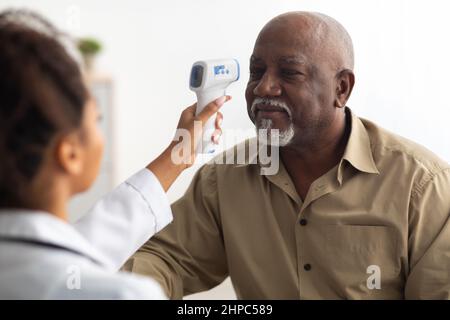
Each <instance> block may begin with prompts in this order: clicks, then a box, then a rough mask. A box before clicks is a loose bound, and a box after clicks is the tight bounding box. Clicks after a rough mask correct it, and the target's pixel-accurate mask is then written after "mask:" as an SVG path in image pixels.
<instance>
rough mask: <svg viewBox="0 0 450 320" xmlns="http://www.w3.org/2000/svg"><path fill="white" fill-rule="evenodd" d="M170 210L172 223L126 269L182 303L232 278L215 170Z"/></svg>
mask: <svg viewBox="0 0 450 320" xmlns="http://www.w3.org/2000/svg"><path fill="white" fill-rule="evenodd" d="M172 210H173V212H174V222H173V223H172V224H171V225H170V226H168V227H167V228H166V229H164V230H163V231H162V232H160V233H159V234H158V235H157V236H155V237H153V238H152V239H150V240H149V241H148V242H147V243H146V244H145V245H144V246H142V247H141V249H139V251H138V252H137V253H136V254H135V255H134V256H133V257H132V258H131V259H130V260H129V261H128V262H127V263H126V264H125V266H124V269H125V270H128V271H132V272H135V273H139V274H143V275H147V276H151V277H152V278H154V279H155V280H157V281H158V282H159V283H160V284H161V286H162V287H163V289H164V290H165V292H166V294H167V295H168V297H169V298H171V299H181V298H182V297H183V296H185V295H188V294H192V293H196V292H200V291H205V290H208V289H210V288H212V287H214V286H216V285H218V284H220V283H221V282H222V281H223V280H224V279H225V278H226V277H227V275H228V267H227V260H226V254H225V249H224V243H223V235H222V232H221V230H222V228H221V220H220V211H219V204H218V190H217V183H216V175H215V167H214V166H213V165H205V166H203V167H202V168H201V169H200V170H199V171H198V172H197V174H196V175H195V177H194V179H193V181H192V183H191V185H190V186H189V188H188V190H187V192H186V194H185V195H184V196H183V197H182V198H181V199H180V200H178V201H177V202H175V203H174V204H173V205H172Z"/></svg>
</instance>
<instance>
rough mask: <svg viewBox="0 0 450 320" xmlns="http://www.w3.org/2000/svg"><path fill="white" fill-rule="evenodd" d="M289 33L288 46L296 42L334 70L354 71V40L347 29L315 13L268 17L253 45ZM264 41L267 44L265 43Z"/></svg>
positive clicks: (323, 15)
mask: <svg viewBox="0 0 450 320" xmlns="http://www.w3.org/2000/svg"><path fill="white" fill-rule="evenodd" d="M286 32H287V33H289V34H290V37H289V39H290V41H291V45H295V44H296V43H297V42H298V43H299V44H301V45H302V46H303V47H307V48H306V49H309V51H310V52H311V53H312V54H314V55H315V56H316V57H318V58H319V57H321V58H323V59H327V60H328V61H329V62H332V63H333V65H334V67H335V68H336V69H337V70H336V71H339V70H342V69H349V70H353V68H354V52H353V43H352V39H351V37H350V35H349V34H348V32H347V30H345V28H344V27H343V26H342V25H341V24H340V23H339V22H338V21H336V20H335V19H333V18H331V17H329V16H327V15H325V14H322V13H316V12H303V11H295V12H288V13H284V14H281V15H279V16H277V17H275V18H273V19H272V20H270V21H269V22H268V23H267V24H266V25H265V26H264V28H263V29H262V30H261V32H260V34H259V36H258V39H257V40H256V44H255V45H258V44H259V43H261V41H264V40H267V38H268V37H269V38H270V37H275V38H277V35H278V36H279V35H280V34H284V33H286ZM266 44H267V43H266Z"/></svg>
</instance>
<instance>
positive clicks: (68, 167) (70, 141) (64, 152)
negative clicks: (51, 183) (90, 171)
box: [56, 132, 83, 176]
mask: <svg viewBox="0 0 450 320" xmlns="http://www.w3.org/2000/svg"><path fill="white" fill-rule="evenodd" d="M82 151H83V150H82V146H81V141H80V136H79V134H78V133H77V132H73V133H70V134H67V135H65V136H63V137H61V139H59V141H58V142H57V144H56V161H57V163H58V165H59V166H60V168H61V169H62V170H63V171H64V172H65V173H67V174H69V175H72V176H76V175H79V174H81V172H82V171H83V152H82Z"/></svg>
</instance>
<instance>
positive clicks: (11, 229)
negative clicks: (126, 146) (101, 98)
mask: <svg viewBox="0 0 450 320" xmlns="http://www.w3.org/2000/svg"><path fill="white" fill-rule="evenodd" d="M171 221H172V212H171V210H170V206H169V202H168V199H167V197H166V194H165V192H164V190H163V188H162V186H161V185H160V183H159V181H158V180H157V178H156V177H155V176H154V175H153V173H152V172H151V171H149V170H147V169H144V170H142V171H140V172H138V173H137V174H135V175H134V176H132V177H131V178H130V179H128V180H127V181H126V182H124V183H122V184H121V185H120V186H118V187H117V188H116V189H115V190H114V191H112V192H111V193H109V194H107V195H106V196H105V197H103V198H102V199H101V200H100V201H99V202H98V203H97V204H96V205H95V206H94V208H93V209H92V210H91V211H90V212H89V213H88V214H87V215H86V216H85V217H83V218H82V219H81V220H80V221H78V222H77V223H75V224H74V225H70V224H68V223H66V222H64V221H62V220H60V219H59V218H56V217H54V216H52V215H50V214H48V213H45V212H36V211H27V210H21V209H18V210H0V299H166V296H165V294H164V293H163V291H162V289H161V287H160V286H159V285H158V284H157V283H156V281H154V280H152V279H150V278H144V277H140V276H137V275H131V274H129V273H125V272H117V271H118V269H119V268H120V267H121V266H122V264H123V263H124V262H125V261H126V260H127V259H128V257H130V256H131V255H132V254H133V253H134V252H135V251H136V250H137V249H138V248H139V247H140V246H141V245H142V244H143V243H144V242H145V241H146V240H147V239H148V238H149V237H151V236H153V235H154V234H155V233H156V232H158V231H159V230H161V229H162V228H164V227H165V226H166V225H167V224H168V223H170V222H171Z"/></svg>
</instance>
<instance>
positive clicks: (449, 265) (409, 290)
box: [405, 169, 450, 299]
mask: <svg viewBox="0 0 450 320" xmlns="http://www.w3.org/2000/svg"><path fill="white" fill-rule="evenodd" d="M409 224H410V225H409V230H410V232H409V241H408V247H409V269H410V270H409V274H408V277H407V280H406V287H405V298H406V299H450V169H445V170H443V171H441V172H440V173H438V174H436V175H434V176H432V177H430V178H429V179H427V181H423V183H421V184H420V186H419V188H418V189H417V191H416V192H413V196H412V198H411V204H410V223H409Z"/></svg>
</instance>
